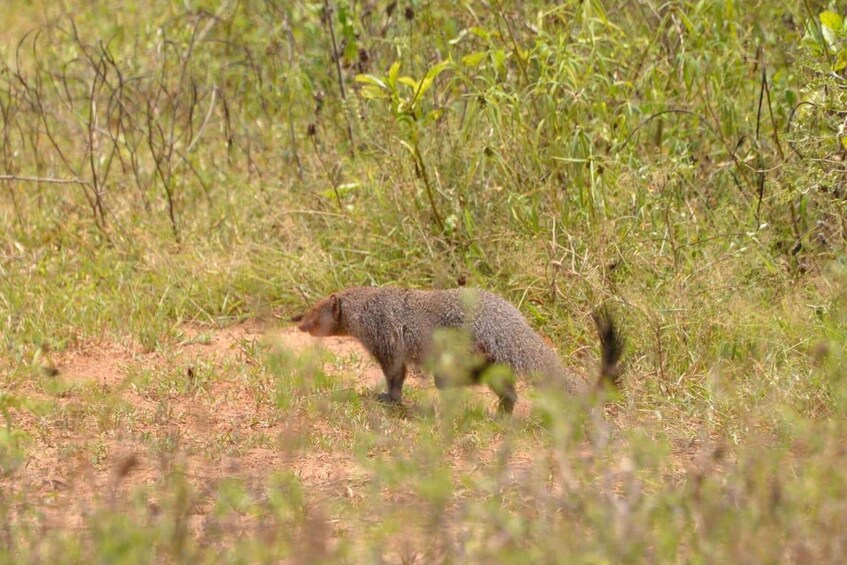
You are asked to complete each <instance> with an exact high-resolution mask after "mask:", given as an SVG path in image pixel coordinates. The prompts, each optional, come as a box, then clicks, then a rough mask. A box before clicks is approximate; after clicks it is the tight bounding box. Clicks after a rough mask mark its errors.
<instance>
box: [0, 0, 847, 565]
mask: <svg viewBox="0 0 847 565" xmlns="http://www.w3.org/2000/svg"><path fill="white" fill-rule="evenodd" d="M842 8H843V7H842ZM830 10H832V6H830V5H829V4H827V3H825V2H819V1H815V0H809V1H804V2H799V3H793V2H765V1H763V0H752V1H748V2H734V1H733V0H725V1H721V2H717V1H693V0H690V1H689V0H680V1H677V2H664V3H663V2H654V1H652V0H636V1H625V0H618V1H600V0H564V1H563V2H558V3H552V2H551V3H548V2H541V1H525V2H508V1H500V0H492V1H490V2H461V3H457V2H448V1H444V0H427V1H423V0H413V1H409V2H393V1H392V2H389V1H376V0H334V1H331V2H330V1H327V2H305V1H302V2H301V1H292V2H289V1H284V0H267V1H264V2H262V1H259V0H240V1H229V0H223V1H220V2H211V1H200V0H196V1H195V0H191V1H186V2H169V1H165V0H153V1H147V2H141V1H136V0H121V1H120V2H109V3H106V2H96V1H95V2H92V1H85V0H66V1H65V2H49V1H47V0H28V1H26V2H17V3H16V5H15V9H14V10H5V11H3V13H2V14H0V24H2V25H0V30H2V31H0V57H2V60H0V65H2V67H0V115H2V119H0V127H2V130H0V134H2V139H0V225H2V226H3V232H2V236H0V237H2V239H1V240H0V324H2V326H0V327H1V328H2V342H0V343H2V347H3V349H2V353H0V376H2V387H0V388H2V393H0V406H2V407H3V412H4V415H5V427H4V428H3V429H2V430H0V464H2V471H3V474H4V478H3V483H2V484H3V485H4V492H5V493H6V494H4V495H3V496H2V497H0V507H2V512H3V513H4V521H5V524H6V526H5V528H4V529H3V532H2V535H0V539H2V540H3V543H4V547H5V551H6V554H5V559H6V560H9V561H12V560H17V559H26V560H44V559H48V558H49V557H51V556H57V555H65V556H71V557H74V558H76V559H80V560H82V559H84V558H86V556H90V555H96V556H99V557H100V558H102V559H106V560H110V561H111V560H114V559H117V558H118V557H123V558H130V557H131V558H134V559H140V560H145V559H149V558H151V557H155V558H160V559H161V558H167V559H174V560H183V559H205V560H209V561H213V560H216V559H217V558H218V557H220V555H221V552H224V555H225V556H227V558H228V559H231V560H234V561H239V560H240V561H252V560H254V559H276V558H279V557H286V556H293V557H298V556H300V557H302V556H304V555H305V556H310V555H311V556H312V557H322V558H326V559H347V560H352V561H356V560H361V559H377V558H379V557H380V556H383V557H385V558H386V559H389V560H397V561H400V560H405V561H411V560H414V559H416V558H418V559H421V560H422V561H426V562H428V561H430V560H432V559H438V560H442V559H444V560H450V559H453V560H458V561H465V560H473V561H476V560H480V559H483V558H493V559H496V560H498V561H500V560H502V561H509V560H511V559H514V560H520V561H523V560H525V559H526V558H528V557H529V558H533V559H538V560H544V561H553V560H567V559H569V558H574V559H580V560H585V561H620V560H636V559H640V558H649V559H653V560H659V559H660V560H679V561H688V560H693V561H707V562H712V561H715V560H718V561H729V560H733V561H734V560H741V561H744V562H749V561H768V562H770V561H783V560H786V561H809V560H832V561H835V560H840V559H843V554H844V544H845V543H847V534H845V531H844V529H843V528H842V527H840V524H842V523H845V521H847V478H845V475H844V473H843V469H844V467H845V465H847V454H845V451H844V448H843V446H844V441H845V431H847V425H845V422H844V416H845V413H847V386H846V385H845V382H844V378H843V377H844V368H845V365H844V363H845V340H846V339H847V329H845V324H844V322H845V320H847V304H845V298H847V294H845V284H844V283H845V280H847V267H845V255H844V247H845V236H846V235H847V234H845V229H847V209H845V202H847V200H845V198H847V187H845V180H847V177H846V176H845V171H846V170H847V169H845V157H847V130H845V124H846V123H847V122H845V116H847V113H845V112H847V94H846V93H847V91H845V88H844V87H845V76H847V75H845V73H847V32H845V23H844V21H843V20H842V15H840V14H839V13H838V12H837V11H830ZM459 280H467V283H468V284H473V285H477V286H481V287H484V288H488V289H491V290H495V291H497V292H499V293H501V294H502V295H504V296H506V297H508V298H509V299H511V300H512V301H513V302H514V303H516V304H518V305H519V306H520V308H521V310H522V311H523V312H524V313H526V314H527V315H528V317H529V318H530V319H531V321H532V322H533V324H534V325H535V326H536V327H538V328H539V329H540V330H541V331H542V332H544V333H545V334H546V335H548V336H550V337H551V339H552V340H553V341H554V342H555V343H556V345H557V347H558V349H559V351H560V353H561V354H562V357H563V358H564V359H566V360H571V364H574V365H577V366H581V365H589V364H590V362H591V360H592V359H594V358H595V357H596V343H595V341H596V340H595V337H594V334H593V330H592V327H591V322H590V317H589V312H590V310H591V308H592V307H594V306H596V305H597V304H600V303H601V302H607V303H609V304H612V305H613V306H614V309H615V312H616V313H617V315H618V317H619V319H620V322H621V325H622V327H623V328H624V332H625V333H626V336H627V344H628V349H627V359H626V360H627V367H626V373H625V374H624V377H623V383H624V386H623V389H622V391H621V394H620V396H619V397H618V398H616V399H614V400H613V402H611V403H610V404H609V405H608V406H607V410H606V413H605V417H603V418H601V417H600V415H599V414H598V413H596V412H594V411H591V410H589V409H588V407H587V406H584V405H583V404H582V403H581V402H579V401H575V400H573V399H568V398H549V397H544V398H535V399H534V403H533V410H532V413H531V414H530V415H529V416H527V417H526V418H523V419H516V421H515V422H506V421H501V420H497V419H492V418H491V416H490V415H489V414H488V412H487V408H486V405H485V404H484V403H482V404H480V403H479V402H476V401H475V400H473V398H471V397H462V398H461V400H462V403H463V404H462V405H461V407H460V408H459V409H457V410H453V411H451V410H446V411H444V412H441V411H436V412H435V413H427V412H424V413H422V414H420V415H418V416H415V417H412V418H406V419H401V418H398V417H397V415H396V414H394V413H392V412H391V411H387V410H385V408H384V407H382V406H379V405H376V404H374V403H363V402H362V401H361V398H362V394H364V393H362V394H352V395H351V394H347V393H346V392H345V389H342V388H340V387H338V385H337V384H333V383H335V381H334V380H333V379H332V378H328V377H326V375H324V374H323V372H322V370H321V369H320V368H319V366H318V365H316V364H315V363H314V359H311V358H309V359H305V360H304V359H300V360H297V358H296V357H295V356H292V355H291V354H290V353H285V352H282V353H279V352H275V351H273V350H272V348H271V349H266V348H262V347H259V348H257V349H255V350H254V349H251V350H250V351H249V352H248V354H247V356H248V357H249V361H250V362H249V363H247V364H245V367H246V368H245V367H241V368H239V367H234V366H233V367H230V369H229V370H231V371H246V372H245V373H244V380H245V383H248V384H250V386H255V387H257V388H256V389H255V390H256V395H257V398H258V397H259V396H262V395H263V394H265V393H266V392H267V390H271V391H273V394H271V395H270V397H269V399H267V400H265V402H269V403H270V404H271V405H270V408H269V410H271V411H272V412H273V413H274V414H275V418H277V419H278V420H279V421H297V420H298V418H300V419H303V421H305V422H309V423H310V424H312V423H315V422H323V426H324V427H328V428H331V429H333V430H343V431H344V433H343V434H341V432H339V433H336V434H334V435H333V434H329V436H331V438H332V439H327V437H329V436H327V437H324V436H320V438H317V435H315V436H310V437H309V438H307V439H302V438H301V442H302V445H298V447H297V449H300V450H304V452H308V451H309V450H318V451H319V450H328V451H334V452H341V453H346V454H348V455H349V456H350V457H351V458H358V460H360V461H361V462H362V463H361V464H362V465H364V466H365V467H366V469H367V472H368V473H369V474H368V475H367V476H368V479H367V481H366V483H365V486H364V487H363V488H362V492H361V493H359V492H358V491H357V493H356V496H354V497H349V498H348V497H345V496H343V495H339V494H338V493H335V491H332V493H330V494H327V493H323V494H321V495H320V496H317V495H315V493H313V492H311V491H310V488H309V485H308V484H302V483H301V482H300V481H299V480H298V479H297V477H295V476H294V475H292V474H291V473H286V469H284V468H281V469H275V470H270V469H269V470H268V482H267V483H266V484H264V485H263V486H262V487H261V488H259V489H257V490H256V491H255V492H254V491H253V490H250V489H249V488H247V487H245V486H244V485H242V484H241V483H239V481H238V479H237V478H235V477H234V478H232V480H231V481H230V482H222V483H221V484H220V485H218V484H216V487H215V489H214V492H211V493H209V492H198V491H197V489H196V488H195V487H194V486H193V485H192V484H190V481H187V480H186V479H185V473H184V470H185V469H184V468H182V467H180V465H174V466H172V467H168V468H167V472H166V473H165V472H163V474H162V475H161V477H159V479H158V480H159V483H157V486H156V488H157V489H158V490H159V492H161V493H164V494H162V497H163V499H164V500H165V502H163V503H162V506H163V508H164V511H162V512H159V513H155V514H149V513H147V510H146V506H144V504H142V503H141V502H139V500H141V499H142V498H143V496H144V495H143V493H142V494H140V495H139V494H138V493H136V495H137V496H135V498H132V497H131V496H129V495H128V498H127V500H126V501H124V502H123V503H122V504H118V503H116V502H115V501H114V500H112V501H111V502H109V501H108V500H105V498H104V499H103V500H100V499H96V498H95V500H94V501H93V503H92V504H94V505H95V506H94V507H93V508H92V509H91V512H90V513H89V514H88V516H87V518H86V522H85V523H84V524H83V525H82V526H80V527H79V528H76V529H73V530H72V531H71V529H65V528H62V527H47V526H46V525H45V520H46V518H45V514H44V511H43V510H42V509H41V508H42V503H43V501H40V500H38V499H37V497H35V496H34V495H33V494H32V493H28V491H27V488H24V487H22V486H21V485H22V484H23V483H24V482H25V481H24V479H25V477H26V474H27V461H28V460H29V458H30V457H32V453H33V451H34V450H37V449H38V441H39V437H40V436H39V433H42V432H38V431H37V430H36V429H35V428H32V427H31V426H30V427H27V426H24V425H23V424H22V422H23V421H29V420H27V417H26V415H27V414H29V415H30V416H31V417H32V418H35V419H36V420H37V421H39V422H41V423H42V424H43V425H44V426H46V427H47V428H50V427H51V426H54V425H58V424H57V422H58V421H60V420H62V421H64V420H63V419H66V418H68V415H67V402H66V399H65V395H66V394H67V393H68V389H67V386H70V385H61V384H57V383H56V380H55V379H52V378H51V377H50V376H48V375H45V374H44V371H43V370H39V366H40V363H41V360H42V358H43V356H44V355H45V351H46V350H47V349H48V348H49V349H50V350H52V351H58V352H62V351H73V350H77V349H80V348H83V347H91V346H98V345H102V344H123V345H124V346H127V347H130V346H133V347H134V346H137V347H140V348H141V350H143V351H164V352H167V351H169V348H171V347H173V346H174V344H175V343H177V342H179V341H180V340H181V339H183V328H184V326H185V325H186V324H192V325H194V326H197V325H202V326H204V327H206V328H209V331H212V330H213V329H214V328H216V327H220V326H227V325H229V324H232V323H235V322H238V321H242V320H247V319H251V320H252V319H260V320H271V321H273V320H278V319H280V318H282V319H284V318H287V317H288V316H289V315H290V314H292V313H294V312H296V311H298V310H300V309H302V308H303V307H304V305H306V304H307V303H308V302H310V301H311V300H312V299H314V298H316V297H318V296H320V295H322V294H324V293H326V292H329V291H331V290H333V289H335V288H339V287H343V286H348V285H353V284H403V285H409V286H417V287H433V286H435V287H449V286H455V285H456V284H457V281H459ZM271 323H278V324H279V325H282V324H283V322H281V321H278V322H271ZM342 366H343V363H342ZM219 370H220V368H209V374H208V375H207V377H208V379H209V380H210V381H214V380H215V379H216V378H218V377H219V376H220V375H219V374H218V373H216V371H219ZM587 370H591V369H587ZM183 373H184V371H183ZM183 373H180V375H178V376H177V377H173V378H184V374H183ZM151 378H152V377H151ZM154 380H155V379H154ZM183 384H184V383H183ZM133 386H135V385H133ZM138 386H141V385H138ZM174 386H176V390H178V395H182V396H183V397H187V398H195V397H201V396H202V395H203V394H204V386H205V385H203V386H195V385H191V386H186V387H183V388H180V386H182V385H180V384H179V383H177V385H174ZM209 386H211V385H209ZM245 386H247V384H245ZM262 387H264V388H262ZM268 387H270V388H268ZM251 390H252V389H251ZM314 391H329V392H330V393H331V394H330V396H331V398H332V401H331V402H324V401H323V399H325V397H322V396H320V395H317V396H315V395H312V394H307V392H314ZM31 393H33V394H31ZM120 393H121V391H118V392H108V393H106V392H103V391H97V390H89V389H84V390H76V391H75V392H73V394H74V395H76V400H75V402H77V403H78V405H79V406H80V407H81V408H79V410H80V411H81V412H80V413H86V414H88V413H89V412H86V410H90V411H91V413H96V414H94V416H93V417H97V418H102V419H105V420H108V419H110V418H111V417H112V416H113V415H114V414H113V412H114V411H120V410H123V409H124V408H122V405H121V404H120V402H118V401H117V400H115V398H116V396H115V395H118V394H120ZM430 398H431V399H432V400H430ZM257 402H258V401H257ZM410 402H411V403H412V404H415V403H417V404H423V405H427V404H429V403H438V402H440V401H439V400H437V399H436V397H435V396H432V397H430V396H422V395H421V394H418V395H417V396H416V395H415V392H414V391H413V393H412V397H411V401H410ZM443 402H445V403H446V401H443ZM475 402H476V403H475ZM86 406H87V407H88V408H86ZM103 411H105V413H106V416H104V415H103V413H104V412H103ZM110 411H111V412H110ZM80 418H81V417H80ZM112 419H114V420H116V421H117V420H118V419H119V418H117V417H115V418H112ZM80 422H83V423H84V422H85V420H84V419H81V420H80ZM104 425H105V424H104ZM115 425H117V424H115ZM121 425H124V424H121ZM84 428H85V426H84V425H83V424H82V423H80V424H79V426H78V427H77V428H74V430H75V432H74V433H82V432H81V431H80V430H81V429H84ZM39 429H40V428H39ZM105 429H106V430H108V426H107V427H106V428H105ZM304 429H306V428H305V427H304ZM322 429H323V428H322ZM44 433H46V432H44ZM98 433H107V431H103V428H101V429H100V432H98ZM128 433H131V426H130V432H128ZM303 433H307V434H308V433H313V434H318V432H305V431H304V432H303ZM321 433H324V432H321ZM72 435H73V434H72ZM282 435H284V434H280V437H281V436H282ZM316 438H317V439H316ZM62 441H65V440H62ZM134 441H137V443H138V445H142V446H146V447H145V449H149V450H151V452H152V451H155V450H157V449H159V450H162V449H164V448H163V447H162V438H157V437H146V436H144V437H141V436H139V437H137V438H135V440H134ZM281 441H282V440H281V439H280V440H279V441H277V440H276V439H273V438H272V439H271V440H270V445H272V446H273V449H283V447H280V442H281ZM326 442H330V443H329V444H327V443H326ZM333 442H334V443H333ZM529 442H533V445H536V446H540V447H538V448H537V449H536V450H535V452H534V456H533V458H532V461H531V463H530V464H528V465H527V466H526V467H525V468H523V470H522V474H521V473H518V474H517V475H516V474H515V473H513V472H512V471H510V469H511V467H510V466H509V465H510V463H509V461H510V454H512V453H513V452H519V451H520V450H521V449H522V446H526V445H527V444H528V443H529ZM86 449H87V448H86ZM222 449H223V448H222ZM230 449H238V446H235V447H230ZM285 449H288V447H285ZM173 451H175V449H173V450H171V453H172V452H173ZM477 452H480V453H481V452H486V453H495V454H496V455H495V456H492V457H491V458H490V459H487V460H486V461H485V464H477V465H476V466H474V463H473V461H475V460H476V459H475V457H476V456H475V455H474V453H477ZM375 453H376V455H374V454H375ZM97 461H98V463H97V464H101V465H106V463H103V461H104V459H103V458H101V459H98V460H97ZM464 463H467V464H466V465H465V464H464ZM139 492H140V491H139ZM203 497H205V498H203ZM201 498H202V499H203V500H213V501H215V502H214V504H215V505H216V506H215V512H216V513H217V514H216V516H226V515H228V514H227V513H237V514H239V515H241V516H244V515H249V516H250V517H251V518H253V519H255V521H256V523H258V524H262V525H263V526H262V527H261V528H260V527H258V526H257V527H256V528H254V529H247V530H245V532H246V533H244V532H242V533H241V534H238V535H235V533H234V532H231V531H228V530H227V529H226V528H219V529H212V530H208V531H205V532H204V533H203V534H202V535H200V534H196V533H195V534H191V533H187V532H188V526H186V525H185V524H186V522H187V521H188V520H189V517H190V516H191V515H192V511H191V508H194V507H196V505H197V502H196V501H197V500H199V499H201ZM193 505H194V506H193ZM221 519H222V518H221ZM263 528H264V529H263ZM69 532H70V533H69ZM316 538H321V539H316ZM324 538H325V539H331V540H332V541H331V543H326V541H325V539H324ZM310 552H312V553H310Z"/></svg>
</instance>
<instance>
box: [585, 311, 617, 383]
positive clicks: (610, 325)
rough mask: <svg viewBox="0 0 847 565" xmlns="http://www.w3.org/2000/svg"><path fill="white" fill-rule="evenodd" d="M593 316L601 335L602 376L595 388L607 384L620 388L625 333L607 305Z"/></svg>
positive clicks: (592, 314) (593, 313)
mask: <svg viewBox="0 0 847 565" xmlns="http://www.w3.org/2000/svg"><path fill="white" fill-rule="evenodd" d="M591 317H592V318H593V319H594V324H595V325H596V326H597V335H598V336H599V337H600V376H599V378H598V379H597V384H596V385H595V388H596V389H600V390H602V389H603V388H605V387H606V385H611V386H612V387H614V388H618V385H619V384H620V377H621V373H622V371H621V366H620V361H621V356H622V355H623V349H624V339H623V335H622V334H621V332H620V328H618V326H617V325H616V324H615V321H614V319H613V317H612V314H611V312H609V309H608V308H607V307H605V306H601V307H600V308H597V309H596V310H594V312H592V313H591Z"/></svg>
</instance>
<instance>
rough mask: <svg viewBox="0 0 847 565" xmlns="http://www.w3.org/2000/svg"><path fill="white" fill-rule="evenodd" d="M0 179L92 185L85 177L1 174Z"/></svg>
mask: <svg viewBox="0 0 847 565" xmlns="http://www.w3.org/2000/svg"><path fill="white" fill-rule="evenodd" d="M0 181H21V182H43V183H47V184H80V185H82V186H90V185H91V183H90V182H88V181H87V180H84V179H54V178H50V177H30V176H26V175H0Z"/></svg>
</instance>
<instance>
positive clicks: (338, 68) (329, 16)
mask: <svg viewBox="0 0 847 565" xmlns="http://www.w3.org/2000/svg"><path fill="white" fill-rule="evenodd" d="M324 12H325V16H326V27H327V28H329V37H330V39H331V40H332V58H333V60H334V61H335V70H336V72H337V73H338V89H339V90H340V91H341V101H342V106H343V108H342V109H343V111H344V118H345V119H346V120H347V137H348V138H349V139H350V155H352V156H353V157H355V156H356V144H355V143H354V142H353V126H351V125H350V116H348V115H347V93H346V91H345V90H344V76H343V75H342V74H341V56H340V55H339V54H338V44H337V43H336V41H335V29H334V27H333V25H332V14H333V8H332V4H330V0H324Z"/></svg>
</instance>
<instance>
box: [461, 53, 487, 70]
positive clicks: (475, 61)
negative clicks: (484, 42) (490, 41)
mask: <svg viewBox="0 0 847 565" xmlns="http://www.w3.org/2000/svg"><path fill="white" fill-rule="evenodd" d="M487 54H488V53H486V52H485V51H477V52H476V53H470V54H468V55H465V56H464V57H462V64H463V65H465V66H466V67H476V66H477V65H479V64H480V63H481V62H482V60H483V59H485V56H486V55H487Z"/></svg>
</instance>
